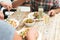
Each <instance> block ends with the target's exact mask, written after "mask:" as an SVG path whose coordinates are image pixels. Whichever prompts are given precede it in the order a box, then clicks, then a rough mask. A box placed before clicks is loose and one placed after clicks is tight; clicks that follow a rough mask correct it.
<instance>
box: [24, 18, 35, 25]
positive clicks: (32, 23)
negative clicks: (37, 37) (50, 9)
mask: <svg viewBox="0 0 60 40" xmlns="http://www.w3.org/2000/svg"><path fill="white" fill-rule="evenodd" d="M23 22H24V23H25V25H26V26H33V25H34V23H35V22H34V20H33V19H31V18H25V19H24V20H23Z"/></svg>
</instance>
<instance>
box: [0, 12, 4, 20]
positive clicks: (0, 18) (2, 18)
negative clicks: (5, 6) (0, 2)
mask: <svg viewBox="0 0 60 40" xmlns="http://www.w3.org/2000/svg"><path fill="white" fill-rule="evenodd" d="M0 20H4V15H3V13H2V12H0Z"/></svg>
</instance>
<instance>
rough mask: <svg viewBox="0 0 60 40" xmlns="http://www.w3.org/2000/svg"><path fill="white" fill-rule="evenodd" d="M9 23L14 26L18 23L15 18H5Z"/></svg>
mask: <svg viewBox="0 0 60 40" xmlns="http://www.w3.org/2000/svg"><path fill="white" fill-rule="evenodd" d="M6 21H7V22H8V23H9V24H11V25H12V26H13V27H14V28H16V27H17V26H18V25H19V22H18V21H17V20H16V19H7V20H6Z"/></svg>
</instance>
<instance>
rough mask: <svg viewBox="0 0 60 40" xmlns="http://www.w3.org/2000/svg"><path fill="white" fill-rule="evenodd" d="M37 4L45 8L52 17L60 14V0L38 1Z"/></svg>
mask: <svg viewBox="0 0 60 40" xmlns="http://www.w3.org/2000/svg"><path fill="white" fill-rule="evenodd" d="M36 3H37V4H39V3H40V6H41V5H42V7H43V8H44V11H47V12H48V14H49V15H50V16H53V15H55V14H56V13H59V12H60V0H39V1H38V0H36Z"/></svg>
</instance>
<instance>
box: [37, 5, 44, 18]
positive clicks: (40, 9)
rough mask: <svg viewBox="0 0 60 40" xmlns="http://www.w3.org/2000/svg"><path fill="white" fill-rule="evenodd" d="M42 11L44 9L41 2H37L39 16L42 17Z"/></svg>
mask: <svg viewBox="0 0 60 40" xmlns="http://www.w3.org/2000/svg"><path fill="white" fill-rule="evenodd" d="M43 11H44V9H43V6H42V4H41V5H40V4H39V6H38V13H39V18H42V17H43Z"/></svg>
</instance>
